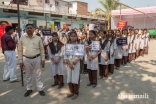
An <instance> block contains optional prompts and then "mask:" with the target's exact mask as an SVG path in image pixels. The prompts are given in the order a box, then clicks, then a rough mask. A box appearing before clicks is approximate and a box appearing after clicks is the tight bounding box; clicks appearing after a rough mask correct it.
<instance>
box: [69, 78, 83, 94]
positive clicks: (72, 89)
mask: <svg viewBox="0 0 156 104" xmlns="http://www.w3.org/2000/svg"><path fill="white" fill-rule="evenodd" d="M68 87H69V90H70V93H72V94H76V95H78V94H79V88H80V78H79V82H78V84H73V83H68Z"/></svg>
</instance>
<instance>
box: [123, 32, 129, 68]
mask: <svg viewBox="0 0 156 104" xmlns="http://www.w3.org/2000/svg"><path fill="white" fill-rule="evenodd" d="M127 36H128V30H127V29H124V30H122V37H123V38H127ZM128 44H129V43H128V39H127V45H125V46H122V48H123V57H122V65H123V66H124V65H126V64H127V58H128Z"/></svg>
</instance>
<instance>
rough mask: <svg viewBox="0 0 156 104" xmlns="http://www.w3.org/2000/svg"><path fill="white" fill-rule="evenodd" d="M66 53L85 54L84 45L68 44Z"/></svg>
mask: <svg viewBox="0 0 156 104" xmlns="http://www.w3.org/2000/svg"><path fill="white" fill-rule="evenodd" d="M65 55H76V56H84V45H82V44H66V49H65Z"/></svg>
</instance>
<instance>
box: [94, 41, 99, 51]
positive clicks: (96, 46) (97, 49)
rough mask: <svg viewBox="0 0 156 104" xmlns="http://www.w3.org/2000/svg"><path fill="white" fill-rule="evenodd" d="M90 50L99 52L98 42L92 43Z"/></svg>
mask: <svg viewBox="0 0 156 104" xmlns="http://www.w3.org/2000/svg"><path fill="white" fill-rule="evenodd" d="M92 50H93V51H99V50H100V41H92Z"/></svg>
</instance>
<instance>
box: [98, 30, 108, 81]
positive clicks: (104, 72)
mask: <svg viewBox="0 0 156 104" xmlns="http://www.w3.org/2000/svg"><path fill="white" fill-rule="evenodd" d="M100 36H101V39H100V47H101V50H102V52H101V54H100V58H101V60H100V62H99V76H100V77H99V79H102V78H104V77H105V79H107V78H108V74H109V71H108V59H109V57H108V53H109V47H110V41H109V40H108V38H107V32H106V31H100Z"/></svg>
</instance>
